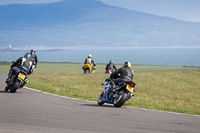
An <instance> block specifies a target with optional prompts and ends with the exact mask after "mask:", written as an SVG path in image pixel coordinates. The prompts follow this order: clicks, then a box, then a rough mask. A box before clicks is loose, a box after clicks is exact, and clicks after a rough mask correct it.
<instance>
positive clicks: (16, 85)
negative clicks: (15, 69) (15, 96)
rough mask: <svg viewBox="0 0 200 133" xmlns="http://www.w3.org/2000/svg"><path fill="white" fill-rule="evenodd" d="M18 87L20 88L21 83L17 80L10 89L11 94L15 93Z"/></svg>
mask: <svg viewBox="0 0 200 133" xmlns="http://www.w3.org/2000/svg"><path fill="white" fill-rule="evenodd" d="M18 87H19V81H18V80H16V81H15V83H14V84H13V85H12V86H11V87H10V92H11V93H15V92H16V90H17V89H18Z"/></svg>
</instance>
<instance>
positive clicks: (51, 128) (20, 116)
mask: <svg viewBox="0 0 200 133" xmlns="http://www.w3.org/2000/svg"><path fill="white" fill-rule="evenodd" d="M5 78H6V76H5V75H0V133H199V132H200V116H196V115H186V114H178V113H169V112H162V111H153V110H146V109H140V108H131V107H125V106H123V107H121V108H115V107H114V106H113V105H109V104H105V105H103V106H98V105H97V102H89V101H83V100H78V99H72V98H67V97H62V96H57V95H51V94H49V93H43V92H38V91H34V90H31V89H28V88H22V89H19V90H17V92H16V93H9V92H5V91H4V87H5V85H6V84H5V83H4V81H5Z"/></svg>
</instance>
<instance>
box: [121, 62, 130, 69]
mask: <svg viewBox="0 0 200 133" xmlns="http://www.w3.org/2000/svg"><path fill="white" fill-rule="evenodd" d="M123 67H129V68H131V63H130V62H124V65H123Z"/></svg>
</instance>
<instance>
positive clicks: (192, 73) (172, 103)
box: [0, 63, 200, 115]
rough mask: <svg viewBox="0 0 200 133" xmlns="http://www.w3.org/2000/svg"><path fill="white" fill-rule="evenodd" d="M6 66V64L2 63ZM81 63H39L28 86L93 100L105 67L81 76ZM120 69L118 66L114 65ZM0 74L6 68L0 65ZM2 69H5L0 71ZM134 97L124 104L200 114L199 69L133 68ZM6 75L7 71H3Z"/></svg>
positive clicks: (103, 65) (100, 86) (102, 79)
mask: <svg viewBox="0 0 200 133" xmlns="http://www.w3.org/2000/svg"><path fill="white" fill-rule="evenodd" d="M5 65H7V67H8V66H9V64H5ZM81 67H82V64H66V63H40V64H38V67H37V69H36V70H35V71H34V74H32V75H31V76H29V79H30V82H29V83H28V84H27V86H28V87H31V88H35V89H38V90H42V91H47V92H51V93H55V94H59V95H64V96H69V97H74V98H80V99H86V100H92V101H96V100H97V99H98V96H99V95H100V93H101V92H102V91H103V86H102V85H100V84H101V83H102V82H104V81H105V79H106V78H107V77H108V76H109V75H107V74H105V73H104V69H105V64H98V65H97V70H96V73H95V74H83V71H82V69H81ZM117 67H118V68H119V67H121V65H117ZM0 68H1V69H0V73H1V74H2V73H4V72H2V70H4V71H8V70H5V69H7V68H6V67H5V66H4V65H3V64H1V65H0ZM2 68H4V69H2ZM132 68H133V69H134V71H135V76H134V81H135V82H136V84H137V85H136V87H135V89H136V93H135V97H134V98H133V99H131V100H129V101H128V102H126V104H125V105H127V106H133V107H139V108H147V109H156V110H164V111H171V112H178V113H187V114H197V115H200V68H198V67H164V66H133V67H132ZM6 73H7V72H6Z"/></svg>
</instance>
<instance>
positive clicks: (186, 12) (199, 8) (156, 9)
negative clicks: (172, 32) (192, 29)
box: [0, 0, 200, 22]
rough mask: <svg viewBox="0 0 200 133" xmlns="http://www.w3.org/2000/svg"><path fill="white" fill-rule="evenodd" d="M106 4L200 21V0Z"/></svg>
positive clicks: (114, 0) (0, 1)
mask: <svg viewBox="0 0 200 133" xmlns="http://www.w3.org/2000/svg"><path fill="white" fill-rule="evenodd" d="M57 1H62V0H0V5H6V4H13V3H48V2H57ZM98 1H102V2H104V3H106V4H109V5H113V6H118V7H123V8H127V9H131V10H136V11H141V12H145V13H150V14H155V15H160V16H167V17H172V18H177V19H181V20H186V21H193V22H200V0H98Z"/></svg>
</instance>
